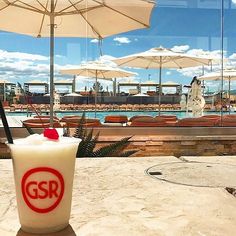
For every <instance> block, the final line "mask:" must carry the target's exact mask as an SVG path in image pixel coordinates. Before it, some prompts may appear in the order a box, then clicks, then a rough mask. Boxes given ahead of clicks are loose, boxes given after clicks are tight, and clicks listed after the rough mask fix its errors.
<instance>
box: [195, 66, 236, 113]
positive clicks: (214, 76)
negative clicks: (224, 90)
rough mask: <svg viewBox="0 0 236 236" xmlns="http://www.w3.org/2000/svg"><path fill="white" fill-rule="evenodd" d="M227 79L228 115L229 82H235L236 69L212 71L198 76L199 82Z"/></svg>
mask: <svg viewBox="0 0 236 236" xmlns="http://www.w3.org/2000/svg"><path fill="white" fill-rule="evenodd" d="M222 76H223V79H228V82H229V87H228V93H229V113H230V90H231V81H232V80H236V69H224V70H223V72H222V71H214V72H210V73H207V74H205V75H203V76H200V77H199V79H200V80H205V81H206V80H220V79H222Z"/></svg>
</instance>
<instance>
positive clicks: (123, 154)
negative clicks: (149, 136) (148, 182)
mask: <svg viewBox="0 0 236 236" xmlns="http://www.w3.org/2000/svg"><path fill="white" fill-rule="evenodd" d="M136 152H138V150H129V151H126V152H122V153H120V154H117V155H116V157H129V156H131V155H133V154H134V153H136Z"/></svg>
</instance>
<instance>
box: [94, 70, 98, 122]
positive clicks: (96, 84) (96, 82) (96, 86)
mask: <svg viewBox="0 0 236 236" xmlns="http://www.w3.org/2000/svg"><path fill="white" fill-rule="evenodd" d="M97 73H98V72H97V71H96V80H95V90H96V91H95V118H96V117H97V93H98V75H97Z"/></svg>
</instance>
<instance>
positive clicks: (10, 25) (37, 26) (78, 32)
mask: <svg viewBox="0 0 236 236" xmlns="http://www.w3.org/2000/svg"><path fill="white" fill-rule="evenodd" d="M154 5H155V2H154V1H152V0H126V1H125V2H124V1H123V0H115V1H114V0H106V1H101V0H0V29H1V30H4V31H9V32H14V33H20V34H26V35H32V36H34V37H50V117H51V118H50V123H51V125H52V124H53V103H54V100H53V90H54V88H53V87H54V36H58V37H89V38H98V39H102V38H105V37H108V36H111V35H114V34H118V33H123V32H127V31H130V30H135V29H140V28H146V27H149V23H150V14H151V12H152V9H153V7H154Z"/></svg>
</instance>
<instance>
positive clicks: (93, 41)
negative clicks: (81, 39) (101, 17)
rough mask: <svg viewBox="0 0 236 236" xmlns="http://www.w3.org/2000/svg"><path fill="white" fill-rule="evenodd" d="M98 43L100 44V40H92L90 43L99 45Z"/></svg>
mask: <svg viewBox="0 0 236 236" xmlns="http://www.w3.org/2000/svg"><path fill="white" fill-rule="evenodd" d="M98 42H99V40H98V39H92V40H91V41H90V43H98Z"/></svg>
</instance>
